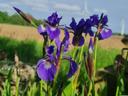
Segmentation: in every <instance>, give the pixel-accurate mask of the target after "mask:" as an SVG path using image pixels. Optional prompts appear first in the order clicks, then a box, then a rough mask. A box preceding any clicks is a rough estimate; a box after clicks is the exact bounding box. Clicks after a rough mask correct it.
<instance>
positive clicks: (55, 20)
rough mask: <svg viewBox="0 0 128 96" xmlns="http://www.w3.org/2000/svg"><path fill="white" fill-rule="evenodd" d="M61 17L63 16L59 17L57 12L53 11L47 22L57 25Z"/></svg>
mask: <svg viewBox="0 0 128 96" xmlns="http://www.w3.org/2000/svg"><path fill="white" fill-rule="evenodd" d="M61 19H62V17H58V14H57V12H54V13H52V15H51V16H49V17H48V18H47V22H48V24H49V25H51V26H54V27H55V26H57V25H58V24H59V22H60V20H61Z"/></svg>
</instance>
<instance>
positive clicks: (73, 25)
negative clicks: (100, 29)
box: [70, 18, 77, 30]
mask: <svg viewBox="0 0 128 96" xmlns="http://www.w3.org/2000/svg"><path fill="white" fill-rule="evenodd" d="M70 27H71V28H72V29H73V30H76V27H77V23H76V21H75V19H74V18H72V22H71V23H70Z"/></svg>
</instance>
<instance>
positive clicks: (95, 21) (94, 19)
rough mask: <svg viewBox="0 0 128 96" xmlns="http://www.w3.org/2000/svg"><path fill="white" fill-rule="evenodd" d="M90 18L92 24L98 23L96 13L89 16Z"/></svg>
mask: <svg viewBox="0 0 128 96" xmlns="http://www.w3.org/2000/svg"><path fill="white" fill-rule="evenodd" d="M90 20H91V22H92V25H93V26H94V25H98V23H99V17H98V15H93V16H90Z"/></svg>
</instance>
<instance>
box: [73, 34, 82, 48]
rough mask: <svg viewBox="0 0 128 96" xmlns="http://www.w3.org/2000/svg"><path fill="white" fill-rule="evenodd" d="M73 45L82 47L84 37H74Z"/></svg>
mask: <svg viewBox="0 0 128 96" xmlns="http://www.w3.org/2000/svg"><path fill="white" fill-rule="evenodd" d="M72 44H73V45H74V46H82V45H83V44H84V37H83V36H79V37H78V36H74V37H73V40H72Z"/></svg>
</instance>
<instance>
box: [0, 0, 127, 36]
mask: <svg viewBox="0 0 128 96" xmlns="http://www.w3.org/2000/svg"><path fill="white" fill-rule="evenodd" d="M13 6H15V7H17V8H19V9H21V10H22V11H23V12H25V13H29V14H31V15H32V16H33V17H35V18H37V19H42V20H43V19H47V17H48V16H49V15H50V14H51V13H53V12H56V11H57V13H58V14H59V15H60V16H62V17H63V19H62V22H61V24H63V25H64V24H67V25H69V24H70V22H71V18H72V17H74V18H75V19H76V20H77V21H79V20H80V19H81V18H85V19H87V18H88V17H89V16H90V15H93V14H99V15H100V14H101V13H104V14H106V15H108V19H109V22H108V26H109V28H111V29H112V30H113V32H121V31H122V32H123V31H124V32H125V34H128V27H127V26H128V0H0V10H1V11H7V12H8V13H9V14H13V13H15V11H14V9H13V8H12V7H13ZM122 26H123V27H122Z"/></svg>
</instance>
